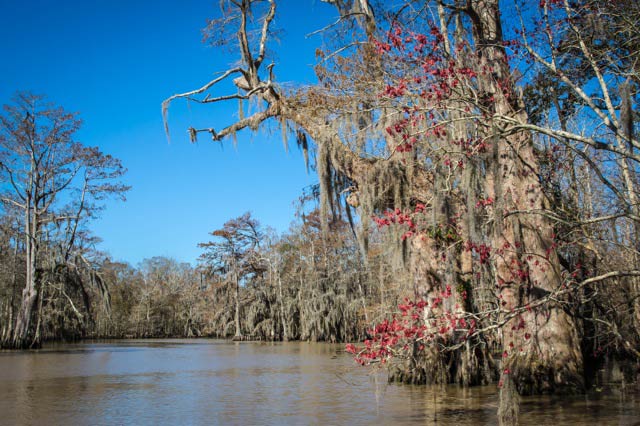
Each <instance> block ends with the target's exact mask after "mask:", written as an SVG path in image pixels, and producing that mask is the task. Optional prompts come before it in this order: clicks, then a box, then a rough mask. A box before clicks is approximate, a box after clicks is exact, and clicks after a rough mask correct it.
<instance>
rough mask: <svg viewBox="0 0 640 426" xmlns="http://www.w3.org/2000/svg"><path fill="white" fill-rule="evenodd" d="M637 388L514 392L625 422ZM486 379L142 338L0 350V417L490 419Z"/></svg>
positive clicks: (559, 411)
mask: <svg viewBox="0 0 640 426" xmlns="http://www.w3.org/2000/svg"><path fill="white" fill-rule="evenodd" d="M639 401H640V398H638V394H637V393H629V392H628V393H626V394H623V393H620V392H609V393H605V392H601V393H596V394H593V395H588V396H580V397H573V398H562V399H559V398H552V397H537V398H525V399H523V403H522V408H521V419H522V423H523V424H535V425H546V424H554V425H583V424H615V425H634V424H640V423H636V422H637V421H638V414H639V413H640V406H639ZM496 408H497V392H496V390H495V388H493V387H485V388H474V389H467V390H463V389H459V388H457V387H442V388H425V387H419V386H401V385H394V384H391V385H389V384H387V383H386V380H385V379H384V377H382V376H381V375H379V374H373V375H372V374H370V373H369V370H367V369H365V368H360V367H357V366H355V365H354V364H353V361H352V360H351V358H350V357H349V355H347V354H344V352H343V351H342V346H341V345H328V344H309V343H276V344H265V343H247V342H244V343H231V342H223V341H216V340H205V339H202V340H146V341H141V340H138V341H116V342H96V343H84V344H73V345H52V346H49V347H46V348H45V349H43V350H41V351H37V352H25V353H23V352H0V413H2V415H1V417H0V424H16V425H31V424H34V425H35V424H64V425H84V424H92V425H93V424H95V425H102V424H104V425H111V424H142V425H146V424H154V425H155V424H224V425H227V424H238V425H245V424H295V425H298V424H323V425H324V424H354V425H365V424H366V425H371V424H374V425H375V424H380V425H383V424H422V425H424V424H427V425H429V424H433V425H436V424H437V425H493V424H495V423H496V418H495V412H496Z"/></svg>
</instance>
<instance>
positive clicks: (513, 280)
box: [472, 0, 583, 394]
mask: <svg viewBox="0 0 640 426" xmlns="http://www.w3.org/2000/svg"><path fill="white" fill-rule="evenodd" d="M499 16H500V15H499V5H498V0H476V1H475V2H474V3H473V14H472V19H473V29H474V38H475V42H476V47H477V49H478V54H479V55H480V64H481V67H483V68H484V67H486V68H485V69H486V70H488V71H489V72H485V73H484V74H482V75H480V77H479V78H480V79H482V81H481V83H480V84H481V88H482V90H483V92H484V93H483V94H482V95H483V96H484V98H485V99H491V100H490V101H488V102H487V104H486V105H485V108H486V109H487V110H488V111H490V114H491V115H489V114H488V117H487V118H488V122H489V123H490V124H491V126H490V127H489V129H488V130H489V131H490V132H492V133H493V135H495V137H494V138H493V146H492V151H491V153H490V155H489V156H488V158H487V159H486V161H487V163H488V164H487V176H486V181H485V185H486V187H485V190H486V192H487V193H488V194H490V195H491V196H492V197H493V198H494V199H495V200H496V202H495V205H494V208H493V218H494V227H493V232H492V247H493V250H494V262H495V268H494V275H495V284H496V286H497V288H498V289H499V294H500V298H501V302H500V303H501V305H502V307H503V309H502V312H503V315H504V316H505V319H509V318H510V319H509V321H508V322H507V323H506V325H505V327H504V328H503V330H502V337H503V357H504V358H505V362H504V364H503V365H504V367H505V369H504V370H505V372H506V373H508V374H511V377H512V379H513V380H514V382H515V385H516V388H517V389H518V391H519V392H520V393H522V394H529V393H547V392H575V391H580V390H582V389H583V360H582V354H581V352H580V342H579V339H578V334H577V326H576V323H575V320H574V319H573V318H572V317H571V315H569V314H568V313H567V312H565V311H564V310H563V308H562V306H560V304H559V303H556V302H549V303H547V304H541V305H540V306H539V307H534V308H532V309H525V310H524V311H523V312H522V313H520V314H519V315H515V316H513V314H512V312H513V310H515V309H518V308H522V307H525V308H526V307H527V306H528V305H530V304H534V302H535V301H536V300H537V299H540V298H541V297H544V296H545V295H548V294H549V293H551V292H554V291H556V290H558V289H559V288H560V287H561V286H562V284H563V281H562V277H561V267H560V264H559V260H558V256H557V254H556V252H555V244H554V225H553V223H552V221H551V220H550V219H549V218H547V217H546V216H545V215H543V214H542V213H543V212H544V210H546V209H548V207H549V206H548V201H547V199H546V197H545V194H544V193H543V188H542V185H541V183H540V180H539V169H540V164H539V161H538V159H537V158H536V154H535V151H534V146H533V139H532V136H531V134H530V133H527V132H516V133H513V134H509V135H505V132H504V127H505V122H506V120H504V119H503V118H508V119H509V120H514V121H515V122H517V123H526V122H527V115H526V113H525V112H524V109H523V108H522V105H521V103H520V100H519V99H518V97H517V96H516V95H515V91H514V90H513V89H512V88H513V81H512V80H511V77H510V73H509V65H508V62H507V57H506V52H505V50H504V48H503V47H502V46H503V45H502V42H503V37H502V29H501V24H500V17H499ZM534 306H535V304H534Z"/></svg>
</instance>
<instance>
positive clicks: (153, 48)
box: [0, 0, 335, 265]
mask: <svg viewBox="0 0 640 426" xmlns="http://www.w3.org/2000/svg"><path fill="white" fill-rule="evenodd" d="M218 3H219V2H218V1H217V0H184V1H175V0H155V1H143V0H110V1H107V0H95V1H79V0H74V1H65V0H21V1H12V0H0V40H1V41H0V57H1V58H2V61H1V62H2V66H1V67H0V77H1V79H0V103H1V104H5V103H7V102H9V101H10V98H11V96H12V94H13V93H15V91H17V90H29V91H32V92H35V93H39V94H46V95H47V96H48V97H49V99H50V100H51V101H53V102H55V103H56V104H59V105H61V106H63V107H64V108H65V109H67V110H70V111H78V112H79V113H80V114H81V117H82V119H83V120H84V125H83V128H82V130H81V131H80V132H79V134H78V139H79V140H81V141H82V142H84V143H85V144H87V145H91V146H96V145H97V146H99V147H100V148H101V149H102V150H103V151H104V152H106V153H109V154H112V155H114V156H116V157H118V158H120V159H121V160H122V162H123V164H124V165H125V166H126V167H127V168H128V169H129V172H128V174H127V176H126V178H125V181H126V183H127V184H129V185H131V186H132V187H133V189H132V190H131V191H130V193H129V194H128V197H127V198H128V200H127V202H126V203H109V205H108V206H107V209H106V210H105V212H104V213H103V214H102V218H101V219H100V220H99V221H97V222H95V223H94V224H93V226H92V229H93V231H94V232H95V234H96V235H98V236H99V237H101V238H102V239H103V240H104V241H103V243H102V244H101V246H100V247H99V248H100V249H103V250H106V251H108V252H109V253H111V255H112V256H113V258H114V259H115V260H122V261H128V262H130V263H132V264H134V265H135V264H137V263H138V262H139V261H141V260H142V259H143V258H148V257H152V256H155V255H162V256H170V257H174V258H176V259H178V260H180V261H188V262H193V261H194V260H195V259H196V258H197V256H198V255H199V253H200V251H199V249H198V248H197V247H196V245H197V243H198V242H201V241H205V240H207V238H208V235H207V233H208V232H210V231H212V230H214V229H216V228H219V227H220V226H221V225H222V224H223V223H224V222H225V221H226V220H227V219H229V218H232V217H235V216H238V215H240V214H242V213H243V212H245V211H247V210H249V211H251V212H252V213H253V214H254V216H255V217H256V218H257V219H258V220H260V221H261V222H262V223H263V224H264V225H269V226H272V227H274V228H275V229H276V230H279V231H284V230H286V229H287V228H288V225H289V223H290V221H291V220H292V219H293V213H294V207H293V202H294V200H295V199H296V198H297V197H298V196H299V195H300V193H301V190H302V189H303V188H304V187H306V186H308V185H310V184H311V183H314V182H315V181H316V177H315V175H314V172H313V171H311V172H310V174H307V172H306V170H305V167H304V162H303V160H302V155H301V153H300V152H299V151H298V149H297V147H296V146H295V142H293V141H292V146H291V147H290V150H289V152H288V153H287V152H285V150H284V147H283V144H282V141H281V139H280V132H279V131H274V132H272V134H269V133H268V132H260V133H258V134H254V135H251V134H250V133H242V134H241V135H240V137H239V144H238V147H237V149H235V148H234V147H233V144H232V142H231V140H229V141H225V143H224V148H221V147H220V144H219V143H213V142H211V141H210V140H209V139H208V138H207V137H206V136H205V135H203V136H202V138H201V140H200V142H198V143H197V144H190V143H189V142H188V138H187V134H186V129H187V127H188V126H190V125H194V126H195V127H198V126H206V127H210V126H214V127H222V126H223V125H224V124H225V123H230V122H231V120H233V115H234V114H236V110H237V105H236V104H235V103H232V104H230V105H228V106H226V107H223V106H211V105H209V106H199V105H191V106H190V107H189V106H188V105H187V104H186V103H185V102H181V101H177V102H176V103H174V104H173V105H172V107H171V110H170V114H169V123H170V127H171V135H172V138H171V143H168V142H167V139H166V137H165V135H164V130H163V127H162V117H161V114H160V111H161V109H160V104H161V102H162V100H163V99H165V98H167V97H168V96H170V95H172V94H174V93H178V92H184V91H188V90H192V89H195V88H197V87H200V86H201V85H202V84H204V83H206V82H207V81H208V80H210V79H211V77H212V76H213V75H214V74H215V73H216V72H219V71H224V70H225V69H226V68H227V67H228V65H229V63H230V62H232V61H233V60H235V58H234V57H231V56H229V55H228V53H224V52H219V51H216V50H214V49H213V48H211V47H208V46H205V45H203V44H202V43H201V38H202V36H201V32H200V31H201V29H202V28H203V27H204V26H205V25H206V19H207V18H211V17H214V16H215V15H216V14H217V13H218ZM282 3H283V5H281V7H280V9H279V11H280V12H282V14H281V15H280V16H279V26H280V27H282V28H284V29H285V31H286V32H285V33H284V34H282V35H281V36H280V44H279V45H275V46H274V50H276V51H277V54H278V57H277V60H278V61H277V65H276V68H275V71H276V76H277V78H278V81H280V82H285V81H313V72H312V68H311V66H312V65H313V63H314V49H315V47H316V46H318V45H319V43H320V42H321V40H319V39H318V38H317V37H312V38H310V39H305V35H306V34H308V33H310V32H312V31H314V30H316V29H319V28H322V27H323V26H325V25H326V24H327V23H329V22H331V21H332V20H333V18H334V14H335V13H334V11H333V9H332V7H330V6H328V5H326V4H323V3H321V2H319V1H314V0H311V1H308V2H306V3H308V4H305V6H306V7H304V8H299V7H297V6H298V4H299V3H298V2H297V1H294V0H288V1H285V2H282ZM298 10H300V12H298ZM296 12H298V13H296Z"/></svg>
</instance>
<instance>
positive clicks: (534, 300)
mask: <svg viewBox="0 0 640 426" xmlns="http://www.w3.org/2000/svg"><path fill="white" fill-rule="evenodd" d="M325 3H329V4H331V5H333V6H335V8H336V13H337V16H338V18H337V21H335V22H333V23H326V24H327V26H326V27H324V28H323V29H322V31H320V32H321V33H322V40H323V44H322V45H321V46H318V50H317V59H318V62H317V65H316V68H315V72H316V75H317V84H311V85H302V84H282V85H281V84H279V82H278V80H277V78H276V75H277V73H276V72H275V71H274V70H276V71H277V69H278V62H277V60H276V59H274V58H275V56H273V55H272V52H271V48H273V49H274V50H277V47H276V46H275V45H273V43H272V41H273V40H272V38H273V37H274V36H275V34H276V33H277V31H276V28H275V27H276V26H277V24H278V23H279V22H278V20H277V16H278V15H277V13H278V12H277V10H278V8H280V7H285V6H284V4H283V5H280V2H277V1H275V0H262V1H260V0H230V1H222V2H221V8H220V11H219V13H218V15H217V17H216V18H215V19H213V20H211V21H210V22H209V25H208V27H207V28H205V30H204V36H205V41H206V42H208V43H210V44H212V45H213V46H215V47H216V48H220V47H224V48H227V49H231V51H234V52H236V53H237V55H238V62H237V64H236V65H235V66H233V67H231V68H229V69H228V70H226V71H223V72H222V73H221V74H218V76H217V77H216V78H214V79H213V80H211V81H209V82H208V83H206V84H205V85H203V86H202V87H200V88H197V89H195V90H192V91H189V92H184V93H179V94H176V95H173V96H170V97H168V98H167V99H166V100H165V102H164V103H163V105H162V110H163V113H164V114H165V126H166V130H167V133H169V124H170V123H169V120H168V116H167V115H166V114H167V111H168V109H169V108H170V106H171V104H172V103H176V102H181V101H184V100H188V101H190V102H193V103H199V104H202V106H201V108H210V109H211V110H215V107H216V105H217V104H219V103H221V102H228V101H231V102H237V103H238V105H239V110H238V114H237V116H235V117H229V124H228V125H227V126H226V127H223V128H218V129H214V128H190V129H189V134H190V137H191V139H192V140H193V141H196V140H197V139H198V137H204V136H206V137H208V138H210V139H212V141H213V142H214V143H222V142H223V141H225V140H226V139H233V138H235V135H236V133H237V132H241V131H259V129H261V128H263V127H264V126H266V125H268V123H270V124H271V125H275V126H277V127H280V128H281V130H282V135H283V139H284V140H285V143H286V141H287V140H288V139H289V138H291V139H292V140H295V142H296V144H297V145H298V146H299V148H300V149H301V150H302V151H303V152H304V154H305V158H306V159H307V161H308V162H309V164H310V167H311V168H312V169H313V170H314V171H315V172H317V174H318V184H317V185H316V186H314V187H311V188H306V189H305V192H304V193H303V194H302V195H301V197H300V201H299V203H298V209H297V214H296V219H295V221H294V222H293V223H292V225H291V227H290V229H289V230H288V231H287V232H285V233H283V234H282V235H277V234H276V233H275V232H273V231H271V230H269V228H268V227H267V226H266V225H268V224H261V223H260V222H259V221H258V220H257V219H256V218H254V217H252V215H251V214H250V213H246V214H244V215H241V216H239V217H236V218H229V220H228V221H227V222H226V223H225V224H224V225H223V226H222V227H220V228H219V229H214V230H212V232H211V234H210V235H209V236H206V235H203V236H202V240H203V242H202V243H201V244H200V247H201V248H202V256H201V257H200V259H199V261H198V263H197V265H190V264H183V263H179V262H177V261H175V260H172V259H168V258H163V257H155V258H152V259H147V260H145V261H144V262H142V263H141V264H140V265H137V266H131V265H128V264H126V263H118V262H114V261H112V260H110V259H109V257H108V255H105V254H102V253H97V252H95V251H94V250H92V248H91V247H92V244H91V239H92V237H91V234H90V233H89V232H88V229H89V228H88V224H89V221H90V219H91V218H92V217H93V216H94V215H96V214H97V213H98V212H99V210H100V205H101V201H102V200H104V199H105V197H108V196H115V197H123V196H124V194H125V193H126V190H127V189H128V188H127V187H126V186H125V185H123V184H122V183H120V180H121V178H122V176H123V174H124V169H123V168H122V166H121V165H120V163H119V161H118V160H116V159H114V158H112V157H110V156H108V155H106V154H102V153H101V152H100V151H99V150H97V149H90V148H86V147H83V146H81V145H79V144H77V143H75V142H74V140H73V134H74V132H75V130H76V129H77V126H78V125H79V124H78V123H77V122H76V121H75V118H74V117H75V116H74V115H73V114H68V113H65V112H64V111H63V110H61V109H59V108H54V107H46V108H44V109H43V108H41V107H40V105H41V103H39V98H37V97H35V96H33V95H29V94H19V95H18V96H17V98H16V100H15V101H14V103H12V104H11V105H10V106H8V107H7V108H6V109H5V112H4V115H2V121H1V125H2V127H1V129H0V165H1V166H2V167H0V173H1V174H2V178H3V181H2V182H3V183H2V187H1V188H0V189H1V190H2V193H1V194H0V196H1V197H2V210H1V212H2V216H1V218H0V246H1V248H2V250H1V251H0V326H1V327H2V328H1V330H0V332H1V333H2V334H1V336H0V338H1V342H2V346H3V347H7V348H33V347H38V346H39V345H40V344H41V342H43V341H46V340H59V339H66V340H68V339H81V338H87V337H117V338H121V337H135V338H139V337H204V336H215V337H227V338H233V339H236V340H244V339H252V340H272V341H288V340H306V341H314V342H315V341H324V342H333V343H335V342H348V343H349V344H348V345H347V346H346V349H347V350H348V351H349V352H351V353H353V355H354V357H355V359H356V361H358V362H359V363H360V364H365V365H369V364H381V365H382V364H384V366H385V367H387V368H388V371H389V377H390V379H391V380H395V381H399V382H405V383H410V384H437V385H447V384H457V385H460V386H462V387H472V386H479V385H494V386H497V387H498V388H499V394H500V395H499V401H500V409H499V412H498V417H499V419H500V421H501V422H503V423H504V424H514V423H517V421H518V398H519V397H520V396H523V395H540V394H554V395H556V394H581V393H584V392H585V391H587V390H588V389H591V388H593V387H594V386H595V387H597V386H602V384H603V383H605V382H608V381H611V380H613V379H615V381H616V382H617V383H620V384H623V385H624V386H626V385H628V384H629V383H637V382H638V378H639V376H640V368H639V367H640V239H639V238H640V201H639V197H640V192H639V190H638V188H639V185H640V182H639V181H638V172H640V170H638V165H639V163H640V155H639V154H638V150H639V149H640V140H639V139H638V136H637V135H638V123H639V119H640V116H639V114H638V94H639V92H640V69H639V68H638V64H640V57H639V56H638V55H639V52H640V37H639V36H638V30H637V28H638V26H639V24H640V6H639V5H638V3H637V2H623V1H604V0H541V1H540V2H530V1H520V0H513V1H505V2H498V1H497V0H465V1H462V0H434V1H426V2H417V1H402V2H396V3H393V4H389V3H388V2H378V1H369V0H327V1H325ZM288 7H297V8H301V9H302V8H303V7H304V6H303V5H295V6H291V5H289V6H288ZM217 71H220V70H217ZM207 72H208V70H203V75H206V74H207ZM36 100H37V101H38V102H37V103H36ZM36 104H37V107H36Z"/></svg>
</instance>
